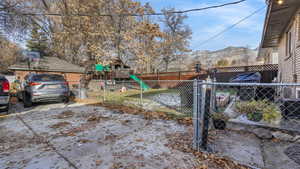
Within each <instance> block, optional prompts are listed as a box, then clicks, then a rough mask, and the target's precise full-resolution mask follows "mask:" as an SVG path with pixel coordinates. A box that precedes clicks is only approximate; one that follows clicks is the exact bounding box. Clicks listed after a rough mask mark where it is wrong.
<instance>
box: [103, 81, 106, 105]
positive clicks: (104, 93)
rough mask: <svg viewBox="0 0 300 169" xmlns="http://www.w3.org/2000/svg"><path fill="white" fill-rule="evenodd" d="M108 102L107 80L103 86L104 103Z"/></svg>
mask: <svg viewBox="0 0 300 169" xmlns="http://www.w3.org/2000/svg"><path fill="white" fill-rule="evenodd" d="M105 101H106V80H105V81H104V85H103V102H105Z"/></svg>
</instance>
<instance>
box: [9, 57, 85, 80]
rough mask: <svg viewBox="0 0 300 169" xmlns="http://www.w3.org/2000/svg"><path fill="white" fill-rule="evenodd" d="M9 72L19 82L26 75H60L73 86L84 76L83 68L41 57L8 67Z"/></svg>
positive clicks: (55, 58)
mask: <svg viewBox="0 0 300 169" xmlns="http://www.w3.org/2000/svg"><path fill="white" fill-rule="evenodd" d="M9 70H11V71H13V72H14V73H15V76H16V77H20V78H21V80H23V79H24V77H25V76H26V75H27V74H28V73H50V74H61V75H63V76H64V77H65V79H66V80H67V81H69V82H71V83H74V84H75V82H77V83H78V82H79V81H80V78H81V77H82V75H83V74H84V68H83V67H80V66H77V65H74V64H71V63H69V62H67V61H65V60H62V59H59V58H57V57H43V58H39V59H36V60H33V61H31V62H28V61H27V60H23V61H20V62H19V63H17V64H14V65H12V66H10V67H9Z"/></svg>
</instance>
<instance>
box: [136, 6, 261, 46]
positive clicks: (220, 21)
mask: <svg viewBox="0 0 300 169" xmlns="http://www.w3.org/2000/svg"><path fill="white" fill-rule="evenodd" d="M233 1H236V0H140V2H142V3H143V4H144V3H146V2H149V3H150V5H151V6H152V7H153V8H154V9H155V11H156V12H158V11H160V10H161V9H163V8H173V7H174V8H175V9H176V10H187V9H193V8H202V7H206V6H211V5H218V4H223V3H228V2H233ZM264 6H266V4H265V0H247V1H246V2H242V3H240V4H237V5H231V6H226V7H221V8H215V9H209V10H205V11H198V12H192V13H188V14H187V15H188V19H186V21H185V24H187V25H188V26H189V27H190V28H191V29H192V31H193V35H192V39H191V41H190V48H191V49H192V50H218V49H223V48H226V47H229V46H237V47H241V46H244V47H246V46H248V47H250V48H257V47H258V46H259V43H260V41H261V36H262V31H263V24H264V18H265V13H266V8H264V9H263V10H261V11H260V12H258V13H257V14H255V15H254V16H252V17H250V18H249V19H247V20H245V21H244V22H242V23H240V24H239V25H237V26H236V27H234V28H232V29H231V30H230V31H227V32H226V33H224V34H222V35H221V36H219V37H217V38H215V39H214V40H210V41H209V42H208V43H206V44H203V45H200V44H202V42H203V41H205V40H207V39H209V38H210V37H212V36H213V35H215V34H217V33H219V32H221V31H223V30H224V29H226V28H227V27H229V26H231V25H233V24H235V23H236V22H238V21H239V20H241V19H242V18H244V17H246V16H248V15H250V14H251V13H253V12H254V11H256V10H258V9H260V8H263V7H264Z"/></svg>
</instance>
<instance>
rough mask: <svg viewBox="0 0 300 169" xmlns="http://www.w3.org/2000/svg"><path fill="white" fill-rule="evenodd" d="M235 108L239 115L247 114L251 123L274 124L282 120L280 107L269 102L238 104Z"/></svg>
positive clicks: (253, 101)
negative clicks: (264, 122)
mask: <svg viewBox="0 0 300 169" xmlns="http://www.w3.org/2000/svg"><path fill="white" fill-rule="evenodd" d="M235 108H236V110H237V111H238V112H239V113H242V114H246V115H247V118H248V119H249V120H251V121H256V122H258V121H261V120H263V121H266V122H268V123H272V122H274V121H276V120H278V119H280V118H281V112H280V110H279V109H278V107H277V106H276V105H275V104H274V103H271V102H269V101H267V100H261V101H255V100H252V101H246V102H238V103H237V104H236V106H235Z"/></svg>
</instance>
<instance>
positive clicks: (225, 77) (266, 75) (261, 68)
mask: <svg viewBox="0 0 300 169" xmlns="http://www.w3.org/2000/svg"><path fill="white" fill-rule="evenodd" d="M215 69H216V79H217V81H218V82H229V81H230V79H232V78H233V77H235V76H236V75H238V74H241V73H246V72H259V73H261V75H262V79H261V82H262V83H271V82H272V80H273V79H274V78H275V77H276V76H277V72H278V64H266V65H251V66H235V67H218V68H215ZM212 70H213V69H210V70H208V71H202V72H201V73H196V72H195V71H180V72H157V73H145V74H136V75H137V76H138V77H139V78H141V79H142V80H193V79H195V78H197V77H199V78H200V79H203V80H204V79H206V78H207V77H208V75H209V74H211V73H209V72H212Z"/></svg>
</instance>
